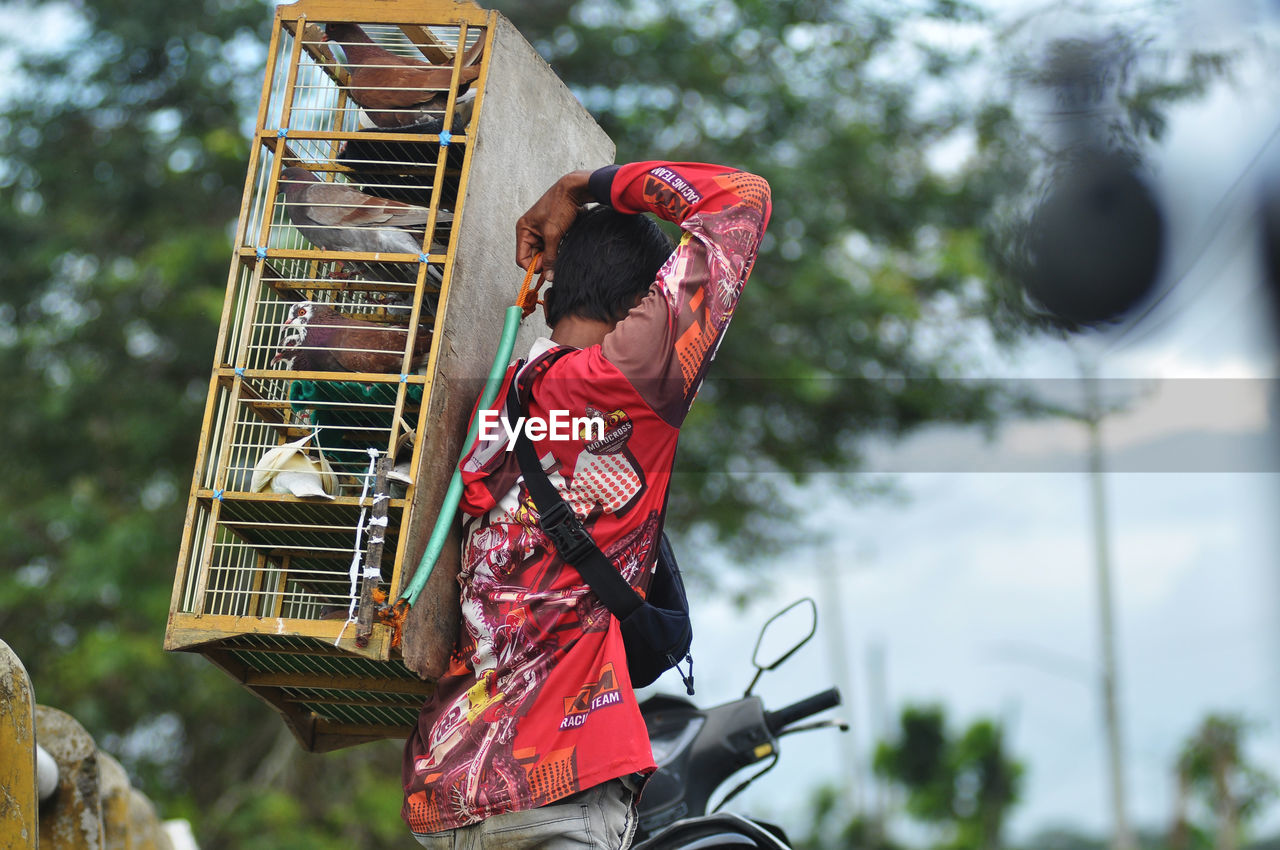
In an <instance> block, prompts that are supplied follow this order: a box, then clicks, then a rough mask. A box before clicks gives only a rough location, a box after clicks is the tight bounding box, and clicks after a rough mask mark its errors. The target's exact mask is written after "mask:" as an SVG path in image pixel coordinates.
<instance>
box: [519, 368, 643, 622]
mask: <svg viewBox="0 0 1280 850" xmlns="http://www.w3.org/2000/svg"><path fill="white" fill-rule="evenodd" d="M523 412H524V407H523V405H521V404H520V398H519V394H518V391H517V389H516V381H514V380H513V381H512V382H511V389H510V391H509V392H508V394H507V418H508V419H509V420H510V421H511V422H512V423H513V424H514V423H515V422H516V421H518V418H519V417H520V416H521V415H522V414H523ZM515 451H516V460H517V461H519V463H520V471H521V472H522V473H524V482H525V485H526V486H527V487H528V488H529V496H530V498H532V499H533V504H534V505H536V506H537V508H538V515H539V516H538V524H539V525H540V526H542V530H543V531H544V532H545V533H546V535H547V536H548V537H550V538H551V542H552V543H553V544H554V545H555V547H556V551H557V552H559V553H560V557H561V558H563V559H564V560H565V561H566V562H567V563H569V564H571V565H572V566H573V568H574V569H576V570H577V571H578V574H579V575H581V576H582V578H583V580H584V581H586V583H587V584H588V585H590V587H591V589H592V590H593V591H595V594H596V596H598V597H600V601H601V602H603V603H604V606H605V607H606V608H608V609H609V611H610V613H612V614H613V616H615V617H617V618H618V619H620V620H621V619H625V618H626V617H627V616H628V615H630V614H631V613H632V612H633V611H635V610H636V609H637V608H639V607H640V606H641V605H642V604H643V603H644V600H643V599H641V598H640V594H638V593H636V592H635V589H634V588H632V587H631V585H629V584H627V581H626V579H624V578H623V577H622V575H621V574H620V573H619V572H618V571H617V569H616V568H614V566H613V564H612V563H611V562H610V561H609V559H608V558H607V557H605V554H604V553H603V552H601V551H600V547H599V546H597V545H596V542H595V540H593V539H592V538H591V535H590V534H588V533H587V530H586V528H584V527H583V525H582V521H581V520H579V519H578V516H577V514H575V513H574V512H573V508H571V507H569V504H568V503H567V502H566V501H565V500H564V498H563V497H562V496H561V495H560V493H559V491H557V490H556V488H555V485H554V484H552V483H551V481H550V479H548V478H547V473H546V472H544V471H543V469H542V464H541V463H540V462H539V460H538V455H537V452H536V451H535V450H534V448H533V443H531V442H529V438H528V437H527V436H526V435H525V433H524V429H523V428H522V429H521V430H520V434H519V436H518V437H517V438H516V447H515Z"/></svg>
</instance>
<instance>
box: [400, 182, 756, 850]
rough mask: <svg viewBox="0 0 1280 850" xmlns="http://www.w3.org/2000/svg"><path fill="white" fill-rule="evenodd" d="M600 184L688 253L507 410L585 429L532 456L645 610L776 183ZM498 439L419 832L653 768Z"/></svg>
mask: <svg viewBox="0 0 1280 850" xmlns="http://www.w3.org/2000/svg"><path fill="white" fill-rule="evenodd" d="M590 188H591V191H592V193H593V194H594V195H595V197H596V199H597V200H598V201H600V202H601V203H607V204H610V205H611V206H613V207H614V208H615V209H617V210H618V211H620V212H625V213H635V214H639V213H650V214H653V215H657V216H660V217H662V218H665V219H667V220H668V221H672V222H675V223H677V224H679V226H680V228H681V229H682V231H683V236H682V238H681V240H680V243H679V246H678V247H677V248H676V250H675V251H674V252H673V253H672V254H671V256H670V257H669V258H668V259H667V261H666V263H665V264H664V265H663V267H662V269H661V270H660V271H659V273H658V276H657V279H656V280H655V281H654V282H653V284H652V285H651V286H650V288H649V291H648V293H647V294H646V296H645V297H644V298H643V300H642V301H641V302H640V304H639V305H638V306H637V307H636V308H634V309H633V310H631V312H630V313H629V314H628V315H627V316H626V317H625V318H624V319H623V320H622V321H620V322H619V323H618V324H617V326H616V327H615V328H614V330H612V331H611V332H610V333H609V334H608V335H606V336H605V338H604V341H603V343H602V344H600V345H596V346H592V347H590V348H584V349H572V350H568V351H565V350H564V349H563V348H560V347H557V346H555V345H554V344H553V343H551V342H550V341H549V340H540V341H539V343H538V344H536V345H535V346H534V349H533V351H532V352H530V358H529V361H528V362H527V363H526V364H525V365H524V367H523V368H522V369H519V370H517V369H516V367H514V366H513V367H512V368H511V369H509V370H508V372H507V376H506V379H505V381H504V383H503V387H502V390H501V391H500V392H499V393H498V396H497V398H498V399H499V400H503V399H505V398H506V397H507V390H508V388H509V386H510V383H511V381H513V380H514V381H516V388H517V391H518V393H519V394H520V398H521V400H522V401H523V402H525V404H526V407H527V415H528V416H529V417H530V418H531V419H532V418H535V417H536V418H540V419H541V420H543V421H546V422H549V423H552V424H553V425H554V423H555V422H556V421H557V419H558V421H560V422H562V423H567V433H566V432H565V431H564V430H563V429H562V431H561V432H560V433H557V432H556V431H555V430H553V431H552V432H551V434H550V435H549V437H548V438H547V439H542V440H534V447H535V449H536V451H537V453H538V456H539V457H540V458H541V460H542V464H543V468H544V469H545V470H546V471H547V475H548V477H549V478H550V479H551V481H552V482H553V483H554V484H555V486H556V488H557V489H558V490H559V492H560V494H561V495H562V496H563V497H564V499H565V501H567V502H568V503H569V505H570V506H571V507H572V508H573V509H574V511H575V512H576V513H577V515H578V517H579V518H580V519H581V520H582V522H583V524H584V525H585V527H586V528H587V530H588V531H589V532H590V533H591V535H592V537H593V538H594V539H595V541H596V544H597V545H598V546H599V547H600V549H601V550H602V551H603V552H604V553H605V555H606V556H607V557H608V558H609V559H610V560H611V561H612V562H613V564H614V565H615V566H616V567H617V568H618V570H619V571H620V572H621V573H622V575H623V577H624V578H626V579H627V581H629V582H630V583H631V585H632V586H633V587H635V588H636V590H637V591H638V592H640V593H642V594H643V593H644V592H645V590H646V589H647V588H648V586H649V581H650V579H651V577H652V574H653V567H654V564H655V562H656V557H657V538H658V535H659V534H660V532H661V527H662V519H663V513H664V510H665V505H666V498H667V489H668V485H669V482H670V474H671V468H672V463H673V460H674V458H675V451H676V441H677V438H678V436H679V429H680V425H681V423H682V422H683V421H684V418H685V416H686V414H687V413H688V411H689V407H690V405H691V404H692V403H693V400H694V397H695V395H696V394H697V390H698V387H699V386H700V385H701V383H702V380H703V377H704V376H705V374H706V370H707V366H708V364H709V363H710V361H711V358H712V357H713V356H714V354H715V351H716V348H717V347H718V346H719V344H720V341H721V339H722V338H723V335H724V332H725V329H726V327H727V326H728V324H729V320H730V319H731V318H732V316H733V311H734V308H735V306H736V305H737V302H738V299H739V297H740V296H741V294H742V287H743V285H744V284H745V283H746V280H747V277H748V276H749V275H750V273H751V268H752V265H753V263H754V261H755V257H756V252H757V251H758V250H759V245H760V240H761V238H762V236H763V234H764V229H765V226H766V224H767V223H768V219H769V213H770V195H769V186H768V184H767V183H766V182H765V181H764V179H762V178H760V177H757V176H755V175H753V174H749V173H747V172H743V171H738V170H735V169H732V168H727V167H724V166H719V165H708V164H702V163H672V162H640V163H633V164H630V165H623V166H609V167H607V168H602V169H600V170H598V171H596V172H595V173H593V175H592V177H591V180H590ZM498 406H499V407H500V406H501V404H500V403H499V405H498ZM480 413H481V412H480V411H477V413H476V415H480ZM493 416H494V414H490V421H492V417H493ZM574 420H578V421H579V423H581V422H583V421H590V422H593V423H594V422H597V421H599V422H600V425H597V426H596V427H585V426H584V425H582V424H577V425H574V424H571V423H573V422H574ZM496 431H497V433H496V435H495V436H494V438H493V439H484V438H483V436H482V437H481V438H478V439H477V441H476V443H475V444H474V445H473V446H471V447H470V450H469V452H468V453H467V454H466V455H465V456H464V457H463V459H462V461H461V464H460V469H461V471H462V476H463V483H464V485H465V490H464V494H463V499H462V510H463V512H464V515H465V516H464V543H463V553H462V569H461V571H460V574H459V577H458V580H459V583H460V585H461V598H462V625H461V630H460V631H461V633H460V635H459V640H458V644H457V648H456V650H455V653H454V656H453V658H452V660H451V664H450V667H449V669H448V670H447V671H446V673H445V675H444V676H443V677H442V678H441V680H440V681H439V682H438V683H437V685H436V690H435V693H434V694H433V695H432V696H431V697H430V698H429V699H428V700H427V702H426V704H425V705H424V706H423V709H422V712H421V714H420V716H419V719H418V724H417V727H416V729H415V731H414V732H413V733H412V734H411V735H410V737H409V739H408V741H406V743H405V757H404V766H403V779H404V785H405V803H404V808H403V810H402V815H403V817H404V819H405V820H406V822H407V823H408V824H409V826H410V828H411V829H412V830H413V831H414V832H418V833H427V832H435V831H438V830H443V829H450V828H454V827H458V826H465V825H468V824H472V823H476V822H478V821H480V820H483V819H485V818H488V817H491V816H493V815H496V814H501V813H503V812H508V811H519V810H523V809H529V808H534V807H536V806H541V805H545V804H547V803H551V802H554V801H555V800H558V799H561V798H562V797H566V796H569V795H570V794H574V793H576V792H577V791H580V790H585V789H587V788H590V787H592V786H594V785H597V784H599V783H601V782H605V781H607V780H609V779H613V778H615V777H618V776H624V775H627V774H631V773H637V772H650V771H652V770H653V769H654V763H653V756H652V753H651V750H650V747H649V740H648V736H647V734H646V731H645V725H644V720H643V718H642V717H641V715H640V711H639V708H638V706H637V704H636V697H635V694H634V693H633V691H632V688H631V680H630V677H629V675H628V673H627V665H626V654H625V651H624V648H623V642H622V636H621V632H620V630H619V627H618V623H617V621H616V620H615V619H614V618H613V617H612V615H610V613H609V611H608V610H607V609H606V608H605V607H604V605H603V604H601V602H600V601H599V600H598V599H597V598H596V596H595V594H594V593H593V592H592V591H591V589H590V587H588V586H587V584H586V583H585V582H584V581H583V580H582V578H581V577H580V576H579V575H578V572H577V571H576V570H575V569H574V568H573V567H572V566H571V565H569V564H567V563H565V562H564V561H563V560H562V559H561V558H560V557H559V555H558V553H557V552H556V550H555V547H554V546H553V545H552V543H551V541H550V540H548V539H547V537H546V536H545V535H544V534H543V532H542V530H541V528H540V527H539V525H538V512H537V509H536V507H534V505H533V503H532V501H531V500H530V498H529V495H528V492H527V490H526V488H525V486H524V482H523V479H522V478H521V475H520V469H519V465H518V462H517V460H516V458H515V453H514V452H512V451H508V450H507V435H506V432H505V430H504V429H502V428H498V429H496Z"/></svg>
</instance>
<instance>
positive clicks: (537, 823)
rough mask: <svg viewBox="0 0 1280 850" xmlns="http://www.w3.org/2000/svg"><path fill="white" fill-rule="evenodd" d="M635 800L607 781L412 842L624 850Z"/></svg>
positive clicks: (441, 846) (470, 848) (488, 848)
mask: <svg viewBox="0 0 1280 850" xmlns="http://www.w3.org/2000/svg"><path fill="white" fill-rule="evenodd" d="M635 801H636V794H635V792H634V791H633V790H631V788H629V787H627V785H626V784H625V783H624V782H623V780H621V779H611V780H609V781H608V782H602V783H601V784H599V785H597V786H595V787H594V788H588V789H587V790H586V791H579V792H578V793H577V794H574V795H572V796H569V797H565V798H564V799H563V800H557V801H556V802H554V803H551V804H549V805H546V806H541V807H539V808H536V809H527V810H526V811H523V812H506V813H505V814H501V815H494V816H493V817H491V818H489V819H488V820H485V821H482V822H480V823H477V824H473V825H471V826H464V827H459V828H458V829H448V830H445V831H443V832H432V833H430V834H427V835H420V834H418V833H414V835H413V837H414V838H416V839H417V840H418V843H419V844H421V845H422V846H423V847H428V848H430V849H431V850H507V848H509V850H517V848H520V850H626V848H627V847H629V846H631V836H632V835H634V834H635V831H636V805H635Z"/></svg>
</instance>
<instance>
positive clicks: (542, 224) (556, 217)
mask: <svg viewBox="0 0 1280 850" xmlns="http://www.w3.org/2000/svg"><path fill="white" fill-rule="evenodd" d="M590 177H591V172H590V171H589V170H588V171H573V172H570V173H568V174H566V175H565V176H563V177H561V178H560V179H559V180H557V181H556V182H555V183H554V184H553V185H552V186H551V188H550V189H548V190H547V191H546V192H544V193H543V194H542V197H541V198H539V199H538V200H537V201H536V202H535V203H534V205H533V206H531V207H529V209H528V211H527V212H525V214H524V215H522V216H520V220H519V221H517V222H516V265H518V266H520V268H522V269H526V270H527V269H528V268H529V263H531V262H532V261H533V255H534V254H536V253H538V252H539V251H541V252H542V258H541V260H540V261H539V263H538V267H537V268H535V269H534V271H535V272H539V271H541V272H546V275H547V277H548V278H549V279H550V278H553V277H554V274H553V270H554V268H555V264H556V253H557V251H558V250H559V248H560V238H561V237H562V236H564V233H565V231H566V230H568V229H569V226H570V225H571V224H573V221H574V219H576V218H577V217H578V212H579V211H580V210H581V209H582V205H583V204H585V203H587V201H589V200H591V192H590V190H589V189H588V188H587V181H588V180H589V179H590Z"/></svg>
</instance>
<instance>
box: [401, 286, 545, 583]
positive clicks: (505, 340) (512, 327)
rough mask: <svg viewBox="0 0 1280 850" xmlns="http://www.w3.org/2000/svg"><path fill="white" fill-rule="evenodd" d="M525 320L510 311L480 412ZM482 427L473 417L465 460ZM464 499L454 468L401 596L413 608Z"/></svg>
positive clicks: (499, 380)
mask: <svg viewBox="0 0 1280 850" xmlns="http://www.w3.org/2000/svg"><path fill="white" fill-rule="evenodd" d="M522 318H524V311H523V310H521V309H520V308H519V307H508V308H507V317H506V319H505V320H504V322H503V325H502V338H501V339H499V340H498V353H497V354H495V355H494V358H493V365H492V366H490V367H489V377H488V378H487V379H486V380H485V383H484V392H482V393H481V394H480V407H479V408H478V409H479V410H486V409H488V408H489V407H491V406H492V405H493V399H494V397H495V396H497V394H498V387H500V386H502V376H503V375H505V374H506V372H507V364H508V363H510V362H511V351H512V350H513V349H514V348H515V347H516V333H517V332H518V331H519V330H520V320H521V319H522ZM479 425H480V417H479V416H475V417H473V418H472V420H471V428H470V429H469V430H468V431H467V440H466V442H464V443H463V444H462V457H466V454H467V450H468V449H470V448H471V444H472V443H474V442H475V439H476V431H477V430H478V428H479ZM462 457H460V458H458V462H459V463H461V462H462ZM461 499H462V473H461V472H459V471H458V467H457V466H456V465H455V466H454V468H453V477H452V478H450V479H449V489H448V490H446V491H445V494H444V502H443V503H442V504H441V505H440V513H439V514H437V515H436V527H435V528H434V529H432V531H431V539H430V540H428V541H427V548H426V551H424V552H423V553H422V560H421V561H419V562H418V571H417V572H415V573H414V574H413V581H411V582H410V583H409V586H408V587H407V588H406V589H405V591H404V593H402V594H401V595H400V598H401V599H403V600H405V601H406V602H408V603H409V605H410V606H412V605H413V603H414V602H417V601H418V594H419V593H421V592H422V588H423V587H424V586H425V585H426V583H427V579H429V578H430V577H431V571H432V570H434V569H435V566H436V560H437V559H438V558H439V557H440V553H441V552H442V551H443V550H444V541H445V538H446V537H448V536H449V527H450V526H451V525H453V517H454V515H455V514H456V513H457V512H458V502H459V501H460V500H461Z"/></svg>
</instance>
